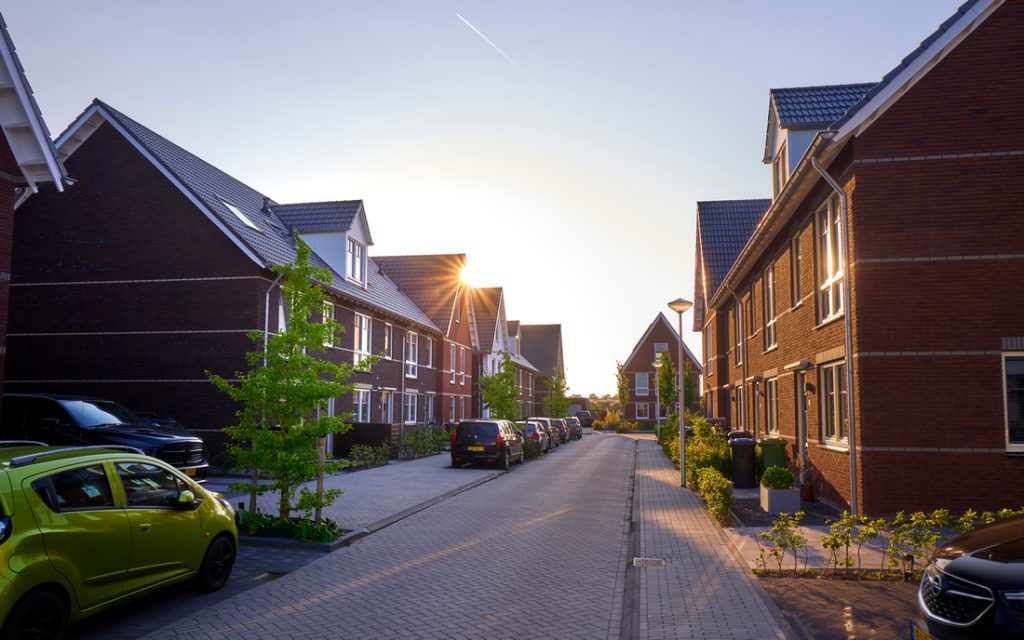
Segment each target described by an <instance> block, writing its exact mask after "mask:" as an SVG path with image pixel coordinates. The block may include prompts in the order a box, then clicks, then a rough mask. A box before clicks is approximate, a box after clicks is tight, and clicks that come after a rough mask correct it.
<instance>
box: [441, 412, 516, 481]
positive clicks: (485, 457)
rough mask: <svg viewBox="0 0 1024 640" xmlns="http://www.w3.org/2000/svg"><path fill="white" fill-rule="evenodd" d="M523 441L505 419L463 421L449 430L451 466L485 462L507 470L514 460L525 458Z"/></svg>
mask: <svg viewBox="0 0 1024 640" xmlns="http://www.w3.org/2000/svg"><path fill="white" fill-rule="evenodd" d="M523 440H524V438H523V434H521V433H519V429H517V428H516V426H515V425H514V424H512V423H511V422H509V421H508V420H463V421H462V422H460V423H459V425H458V426H457V427H455V430H454V431H452V466H453V467H456V468H458V467H461V466H462V465H463V464H465V463H467V462H487V463H491V464H497V465H498V466H499V467H501V468H502V469H505V470H508V468H509V467H510V466H511V464H512V461H513V460H515V461H516V462H518V463H520V464H522V462H523V460H525V459H526V454H525V453H524V451H523Z"/></svg>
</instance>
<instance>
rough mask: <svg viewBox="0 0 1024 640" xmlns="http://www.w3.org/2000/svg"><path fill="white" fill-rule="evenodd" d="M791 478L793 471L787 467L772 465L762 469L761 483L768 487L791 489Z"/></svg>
mask: <svg viewBox="0 0 1024 640" xmlns="http://www.w3.org/2000/svg"><path fill="white" fill-rule="evenodd" d="M793 479H794V478H793V472H792V471H790V470H789V467H777V466H772V467H768V468H767V469H765V470H764V473H763V474H762V475H761V484H762V485H764V486H766V487H768V488H769V489H792V488H793Z"/></svg>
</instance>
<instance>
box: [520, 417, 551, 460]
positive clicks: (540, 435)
mask: <svg viewBox="0 0 1024 640" xmlns="http://www.w3.org/2000/svg"><path fill="white" fill-rule="evenodd" d="M516 426H517V427H519V431H520V432H521V433H522V434H523V436H524V437H525V438H526V439H527V440H533V441H534V442H536V443H537V445H538V446H540V450H541V452H542V453H547V452H548V451H551V434H550V432H548V430H547V429H545V428H544V425H542V424H541V423H539V422H517V423H516Z"/></svg>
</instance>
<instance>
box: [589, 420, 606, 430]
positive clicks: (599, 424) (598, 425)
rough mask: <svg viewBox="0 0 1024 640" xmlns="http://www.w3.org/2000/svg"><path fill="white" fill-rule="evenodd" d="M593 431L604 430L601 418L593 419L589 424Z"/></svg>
mask: <svg viewBox="0 0 1024 640" xmlns="http://www.w3.org/2000/svg"><path fill="white" fill-rule="evenodd" d="M590 426H591V427H593V429H594V431H601V430H602V429H604V420H602V419H601V418H594V421H593V422H592V423H591V424H590Z"/></svg>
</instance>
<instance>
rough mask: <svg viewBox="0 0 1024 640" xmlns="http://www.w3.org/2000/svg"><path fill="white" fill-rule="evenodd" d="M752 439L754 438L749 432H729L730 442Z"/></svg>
mask: <svg viewBox="0 0 1024 640" xmlns="http://www.w3.org/2000/svg"><path fill="white" fill-rule="evenodd" d="M753 437H754V436H753V435H751V433H750V432H749V431H730V432H729V439H730V440H735V439H736V438H753Z"/></svg>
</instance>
